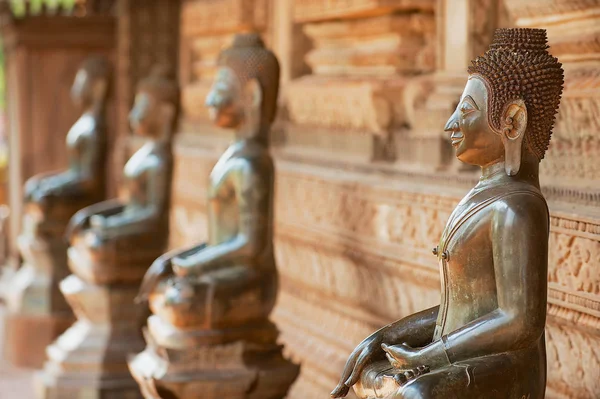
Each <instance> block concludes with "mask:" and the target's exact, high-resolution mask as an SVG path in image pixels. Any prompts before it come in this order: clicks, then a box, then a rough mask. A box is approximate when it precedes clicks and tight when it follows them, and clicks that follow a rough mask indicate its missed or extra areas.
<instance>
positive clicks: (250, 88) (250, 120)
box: [244, 79, 263, 131]
mask: <svg viewBox="0 0 600 399" xmlns="http://www.w3.org/2000/svg"><path fill="white" fill-rule="evenodd" d="M244 97H245V101H246V106H245V108H246V109H245V117H246V123H247V124H248V126H250V127H252V129H251V130H252V131H256V130H258V127H259V126H260V124H261V122H262V121H261V114H262V101H263V91H262V88H261V87H260V83H259V82H258V80H257V79H251V80H250V81H249V82H247V83H246V85H245V87H244Z"/></svg>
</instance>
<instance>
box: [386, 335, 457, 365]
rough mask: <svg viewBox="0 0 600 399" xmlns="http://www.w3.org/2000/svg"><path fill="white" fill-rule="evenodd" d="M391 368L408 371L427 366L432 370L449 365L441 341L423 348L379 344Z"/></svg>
mask: <svg viewBox="0 0 600 399" xmlns="http://www.w3.org/2000/svg"><path fill="white" fill-rule="evenodd" d="M381 349H383V350H384V352H385V354H386V357H387V359H388V361H389V362H390V364H391V365H392V367H394V368H397V369H401V370H409V369H414V368H417V367H419V366H429V367H430V368H431V369H432V370H433V369H437V368H440V367H443V366H448V365H450V361H449V359H448V355H447V354H446V351H445V349H444V344H443V342H442V341H441V340H437V341H435V342H433V343H431V344H429V345H427V346H425V347H423V348H412V347H410V346H409V345H408V344H405V343H404V344H400V345H392V346H388V345H386V344H381Z"/></svg>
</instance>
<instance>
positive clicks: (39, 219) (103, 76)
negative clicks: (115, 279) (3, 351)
mask: <svg viewBox="0 0 600 399" xmlns="http://www.w3.org/2000/svg"><path fill="white" fill-rule="evenodd" d="M110 75H111V66H110V63H109V62H108V61H107V60H106V59H105V58H104V57H100V56H93V57H89V58H88V59H86V60H85V61H84V62H83V63H82V65H81V67H80V68H79V70H78V72H77V75H76V77H75V82H74V84H73V86H72V89H71V96H72V100H73V102H74V103H75V104H76V105H77V106H78V107H80V108H81V109H82V110H83V113H82V115H81V117H80V118H79V119H78V120H77V122H75V124H74V125H73V127H72V128H71V129H70V131H69V133H68V134H67V140H66V144H67V154H68V168H67V169H66V170H64V171H58V172H48V173H42V174H39V175H36V176H34V177H32V178H30V179H29V180H28V181H27V183H26V184H25V190H24V202H25V204H24V205H25V206H24V209H25V212H24V215H23V231H22V234H21V235H20V236H19V238H18V241H17V246H18V248H19V251H20V253H21V255H22V257H23V260H24V263H23V267H21V268H20V269H19V271H18V272H17V273H16V275H15V276H14V278H13V280H12V281H11V283H10V284H9V288H10V292H8V294H7V302H8V307H9V310H10V314H11V316H10V317H9V322H8V328H7V339H8V342H7V345H6V347H7V348H8V351H9V353H8V355H9V358H11V360H12V361H13V362H14V363H15V364H17V365H19V366H28V367H35V368H38V367H41V366H42V364H43V360H44V356H43V348H45V347H46V346H47V345H48V344H49V343H50V342H52V341H53V340H54V339H55V338H56V337H57V336H58V335H60V334H61V333H62V332H63V331H64V330H65V329H66V328H67V327H68V326H69V325H70V324H71V323H72V321H73V314H72V312H71V309H70V308H69V306H68V305H67V303H66V301H65V300H64V298H63V296H62V294H61V293H60V291H59V289H58V283H59V282H60V281H61V280H62V279H63V278H65V277H66V276H67V275H68V273H69V270H68V267H67V259H66V252H67V244H66V242H65V241H64V238H63V237H64V233H65V229H66V228H67V224H68V222H69V219H70V218H71V216H73V214H75V212H77V211H78V210H79V209H81V208H83V207H85V206H88V205H90V204H93V203H96V202H98V201H101V200H103V199H104V196H105V158H106V141H107V139H106V135H107V132H106V129H107V126H106V103H107V94H108V90H109V86H110V80H111V79H110ZM13 330H14V331H13ZM24 333H25V334H24ZM32 345H33V347H32ZM23 346H25V347H23ZM36 348H37V349H36Z"/></svg>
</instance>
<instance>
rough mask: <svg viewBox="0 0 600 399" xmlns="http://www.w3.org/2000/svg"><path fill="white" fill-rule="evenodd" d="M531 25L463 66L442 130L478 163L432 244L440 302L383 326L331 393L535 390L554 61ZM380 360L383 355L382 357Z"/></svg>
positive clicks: (558, 72) (557, 75) (502, 36)
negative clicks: (543, 175)
mask: <svg viewBox="0 0 600 399" xmlns="http://www.w3.org/2000/svg"><path fill="white" fill-rule="evenodd" d="M546 43H547V39H546V32H545V31H544V30H540V29H500V30H498V31H497V32H496V35H495V37H494V40H493V42H492V44H491V45H490V48H489V50H488V51H487V52H486V53H485V54H484V55H483V56H481V57H478V58H476V59H475V60H474V61H473V63H472V65H471V66H470V67H469V79H468V82H467V84H466V87H465V89H464V92H463V94H462V96H461V99H460V102H459V104H458V107H457V108H456V111H455V112H454V114H453V115H452V116H451V117H450V120H449V121H448V123H447V125H446V127H445V130H446V131H448V132H450V133H451V140H452V145H453V146H454V148H455V149H456V156H457V157H458V158H459V159H460V160H462V161H463V162H466V163H469V164H472V165H478V166H480V167H481V169H482V176H481V179H480V181H479V183H478V184H477V185H476V186H475V187H474V188H473V189H472V190H471V191H470V192H469V193H468V194H467V195H466V197H465V198H463V200H462V201H461V202H460V203H459V205H458V206H457V207H456V209H455V210H454V212H453V213H452V215H451V216H450V219H449V221H448V223H447V225H446V228H445V230H444V232H443V234H442V237H441V240H440V243H439V245H438V246H437V247H436V248H435V249H434V254H435V255H436V256H437V258H438V262H439V265H440V271H441V281H442V290H441V304H440V305H439V306H436V307H434V308H431V309H427V310H424V311H422V312H420V313H417V314H414V315H411V316H408V317H406V318H404V319H402V320H399V321H397V322H395V323H392V324H390V325H388V326H386V327H383V328H382V329H380V330H379V331H377V332H375V333H374V334H372V335H371V336H369V337H368V338H366V339H365V340H364V341H363V342H362V343H360V344H359V345H358V347H357V348H356V349H355V350H354V352H353V353H352V354H351V355H350V358H349V359H348V362H347V363H346V367H345V369H344V371H343V374H342V377H341V380H340V383H339V384H338V386H337V387H336V388H335V389H334V391H333V392H332V397H334V398H340V397H344V396H345V395H346V394H347V393H348V391H349V389H350V387H353V386H354V390H355V392H356V393H357V395H358V397H359V398H390V399H392V398H474V399H475V398H477V399H479V398H486V399H490V398H498V399H513V398H514V399H523V398H526V399H541V398H543V397H544V394H545V383H546V352H545V339H544V327H545V320H546V301H547V291H546V290H547V269H548V235H549V214H548V208H547V204H546V201H545V199H544V197H543V196H542V194H541V192H540V185H539V172H538V170H539V169H538V168H539V162H540V161H541V159H542V158H543V157H544V153H545V151H546V149H547V148H548V144H549V141H550V135H551V131H552V127H553V124H554V119H555V114H556V112H557V110H558V106H559V103H560V97H561V93H562V88H563V70H562V67H561V64H560V63H559V62H558V60H557V59H556V58H554V57H552V56H551V55H550V54H549V53H548V51H547V48H548V46H547V44H546ZM386 358H387V360H386Z"/></svg>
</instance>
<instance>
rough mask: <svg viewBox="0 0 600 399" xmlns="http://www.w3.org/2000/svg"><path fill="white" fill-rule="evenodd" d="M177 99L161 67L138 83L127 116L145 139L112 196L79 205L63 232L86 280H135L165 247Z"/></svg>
mask: <svg viewBox="0 0 600 399" xmlns="http://www.w3.org/2000/svg"><path fill="white" fill-rule="evenodd" d="M178 102H179V90H178V87H177V85H176V83H174V81H173V80H171V79H170V78H169V76H168V71H167V70H166V69H164V68H161V67H158V68H156V69H155V70H154V71H153V72H152V74H151V75H150V76H149V77H148V78H146V79H144V80H142V81H141V82H140V84H139V85H138V88H137V94H136V98H135V103H134V106H133V108H132V110H131V112H130V115H129V121H130V124H131V127H132V130H133V132H134V134H136V135H138V136H140V137H143V138H144V139H145V143H144V144H143V145H142V146H141V148H140V149H139V150H138V151H137V152H135V153H134V154H133V156H131V158H130V159H129V160H128V162H127V163H126V165H125V167H124V170H123V179H122V184H121V187H120V188H119V195H118V198H117V199H113V200H108V201H104V202H99V203H97V204H94V205H91V206H89V207H87V208H84V209H81V210H80V211H79V212H77V213H76V214H75V215H74V216H73V218H72V219H71V223H70V225H69V229H68V232H67V236H68V239H69V240H70V242H71V247H70V248H69V251H68V256H69V263H70V267H71V270H72V271H73V273H74V274H76V275H78V276H79V277H81V278H83V279H85V280H86V281H88V282H90V283H93V284H108V283H119V282H120V283H131V282H135V281H140V280H141V278H142V277H143V275H144V273H145V271H146V269H147V265H148V263H150V262H151V261H152V260H153V259H156V257H157V256H158V255H160V254H161V253H162V251H164V249H165V248H166V245H167V238H168V231H169V229H168V208H169V198H170V182H171V169H172V154H171V138H172V134H173V131H174V127H175V123H176V120H177V111H178Z"/></svg>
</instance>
